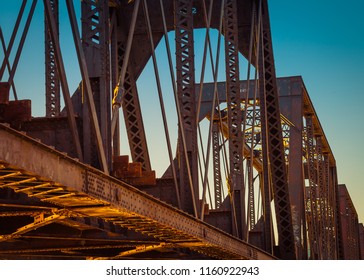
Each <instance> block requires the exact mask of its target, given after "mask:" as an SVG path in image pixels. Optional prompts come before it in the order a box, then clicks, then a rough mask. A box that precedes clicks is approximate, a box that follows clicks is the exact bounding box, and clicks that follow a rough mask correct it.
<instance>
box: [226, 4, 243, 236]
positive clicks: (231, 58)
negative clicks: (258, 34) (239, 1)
mask: <svg viewBox="0 0 364 280" xmlns="http://www.w3.org/2000/svg"><path fill="white" fill-rule="evenodd" d="M224 36H225V69H226V97H227V98H226V100H227V108H228V126H229V158H230V178H231V182H232V186H231V191H232V195H233V199H234V204H235V207H236V215H237V222H238V229H237V230H238V232H236V233H234V234H235V235H237V236H239V237H240V238H242V239H243V240H246V217H245V203H244V193H245V187H244V179H243V178H244V174H243V154H242V153H243V143H242V139H243V135H242V113H241V96H240V79H239V51H238V20H237V5H236V0H226V4H225V9H224Z"/></svg>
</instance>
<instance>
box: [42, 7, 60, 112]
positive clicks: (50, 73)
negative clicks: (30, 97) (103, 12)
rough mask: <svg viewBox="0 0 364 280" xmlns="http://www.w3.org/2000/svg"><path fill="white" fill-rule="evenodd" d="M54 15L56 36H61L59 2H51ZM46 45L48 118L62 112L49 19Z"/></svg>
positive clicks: (45, 28)
mask: <svg viewBox="0 0 364 280" xmlns="http://www.w3.org/2000/svg"><path fill="white" fill-rule="evenodd" d="M49 3H50V6H51V10H52V15H53V18H54V21H55V23H56V30H57V31H56V34H57V37H58V36H59V20H58V0H50V1H49ZM44 25H45V26H44V33H45V34H44V37H45V40H44V43H45V93H46V117H57V116H58V115H59V113H60V110H61V95H60V84H59V77H58V72H57V67H56V59H55V50H54V42H53V40H52V36H51V34H50V32H51V31H50V28H49V23H48V20H47V17H46V16H45V20H44Z"/></svg>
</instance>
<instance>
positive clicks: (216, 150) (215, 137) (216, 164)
mask: <svg viewBox="0 0 364 280" xmlns="http://www.w3.org/2000/svg"><path fill="white" fill-rule="evenodd" d="M212 155H213V168H214V190H215V192H214V193H215V209H218V208H220V206H221V203H222V194H221V190H222V181H221V163H220V128H219V122H218V121H214V124H213V126H212Z"/></svg>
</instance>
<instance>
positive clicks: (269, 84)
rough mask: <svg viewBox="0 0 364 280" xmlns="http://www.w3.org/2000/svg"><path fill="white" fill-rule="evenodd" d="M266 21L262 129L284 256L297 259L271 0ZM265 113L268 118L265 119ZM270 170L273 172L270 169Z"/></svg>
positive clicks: (265, 12)
mask: <svg viewBox="0 0 364 280" xmlns="http://www.w3.org/2000/svg"><path fill="white" fill-rule="evenodd" d="M262 10H263V17H262V20H263V24H262V35H261V36H262V38H261V40H260V42H261V44H262V45H261V48H260V49H261V50H260V57H259V66H258V71H259V80H260V85H261V86H260V101H261V104H262V105H263V106H264V108H263V109H261V116H262V130H264V129H266V130H267V145H268V151H269V163H270V176H271V179H272V187H273V190H274V203H275V210H276V217H277V226H278V239H279V244H280V245H279V247H280V254H281V257H282V258H284V259H295V258H296V250H295V245H294V234H293V225H292V215H291V204H290V197H289V190H288V179H287V170H286V168H287V167H286V162H285V158H284V148H283V139H282V138H283V136H282V128H281V121H280V109H279V103H278V90H277V82H276V74H275V66H274V56H273V47H272V39H271V32H270V23H269V12H268V4H267V0H264V1H263V7H262ZM263 115H265V116H264V117H265V119H263V118H264V117H263ZM266 172H269V171H268V170H266Z"/></svg>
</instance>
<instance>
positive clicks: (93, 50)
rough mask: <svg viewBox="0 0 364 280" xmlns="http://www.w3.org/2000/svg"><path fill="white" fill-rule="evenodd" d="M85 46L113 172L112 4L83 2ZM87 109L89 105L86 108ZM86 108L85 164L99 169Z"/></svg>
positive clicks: (102, 132) (109, 166)
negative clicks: (110, 18)
mask: <svg viewBox="0 0 364 280" xmlns="http://www.w3.org/2000/svg"><path fill="white" fill-rule="evenodd" d="M81 18H82V44H83V49H84V53H85V57H86V64H87V68H88V72H89V76H90V79H91V86H92V90H93V95H94V100H95V105H96V111H97V116H98V120H99V125H100V131H101V138H102V142H103V145H104V151H105V156H106V161H107V165H108V169H110V168H111V155H112V152H111V107H110V104H111V91H110V51H109V45H110V41H109V37H110V36H109V1H107V0H99V1H96V0H84V1H82V3H81ZM85 105H86V104H85ZM83 107H84V114H83V122H84V133H85V134H86V135H84V137H83V138H84V149H85V155H87V156H88V158H86V161H87V162H89V163H92V164H93V165H95V166H96V167H100V165H101V163H100V162H99V161H98V156H97V148H96V144H95V143H94V141H92V140H91V141H90V139H93V138H94V136H93V135H91V134H90V131H92V129H91V127H90V114H91V112H89V111H88V109H87V108H86V107H87V106H83Z"/></svg>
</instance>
